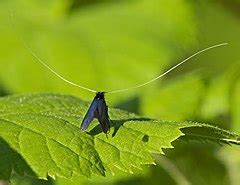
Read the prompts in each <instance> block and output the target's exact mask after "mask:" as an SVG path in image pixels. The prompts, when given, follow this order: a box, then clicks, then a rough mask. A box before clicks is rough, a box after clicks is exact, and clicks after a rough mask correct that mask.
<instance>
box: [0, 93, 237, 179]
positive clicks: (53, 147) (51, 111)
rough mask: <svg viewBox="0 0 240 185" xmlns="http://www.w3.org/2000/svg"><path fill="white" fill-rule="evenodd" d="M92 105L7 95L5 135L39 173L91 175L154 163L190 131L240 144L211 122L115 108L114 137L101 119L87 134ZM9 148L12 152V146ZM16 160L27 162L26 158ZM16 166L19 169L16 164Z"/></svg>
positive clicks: (0, 105)
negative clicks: (173, 119) (85, 120)
mask: <svg viewBox="0 0 240 185" xmlns="http://www.w3.org/2000/svg"><path fill="white" fill-rule="evenodd" d="M87 108H88V104H87V103H84V102H83V101H81V100H79V99H78V98H75V97H72V96H66V95H57V94H35V95H24V96H9V97H6V98H2V99H0V110H1V112H0V137H1V138H2V139H3V140H4V142H6V143H8V145H9V147H10V148H12V149H13V150H14V151H16V152H17V153H19V154H20V155H21V156H22V158H23V159H24V160H25V161H26V163H27V164H28V166H29V167H30V168H31V170H32V171H33V172H34V174H35V175H36V177H39V178H46V177H47V175H49V176H51V177H55V176H61V177H66V178H71V177H72V176H73V174H78V175H82V176H85V177H91V175H92V174H97V175H106V173H116V172H117V171H118V170H122V171H125V172H130V173H133V172H134V170H136V169H141V168H142V165H143V164H154V160H153V158H152V155H151V154H152V153H161V154H163V149H164V148H173V146H172V145H171V142H172V141H174V140H176V139H178V138H179V137H180V136H183V135H184V134H185V137H184V138H186V139H188V140H191V139H197V140H201V139H207V140H210V141H214V142H218V143H229V144H230V143H233V144H240V143H239V136H238V135H236V134H234V133H231V132H228V131H225V130H222V129H219V128H216V127H213V126H210V125H205V124H198V123H191V122H170V121H158V120H151V119H146V118H141V117H138V116H136V115H134V114H130V113H127V112H124V111H120V110H117V109H110V117H111V119H112V120H113V125H112V128H111V132H110V134H109V135H108V137H106V135H105V134H103V133H102V131H101V128H100V126H99V124H98V122H97V121H94V122H93V123H92V124H91V127H90V128H89V131H90V132H89V134H87V133H83V132H81V131H80V129H79V125H80V123H81V120H82V118H83V116H84V114H85V112H86V111H87ZM3 153H4V154H5V155H7V153H8V151H7V150H6V151H3ZM3 156H4V155H3ZM0 157H1V159H0V161H3V159H2V156H0ZM9 157H10V158H11V156H9ZM16 163H17V165H18V166H23V165H22V163H23V162H22V161H21V160H19V161H17V162H16ZM11 167H12V166H7V167H6V168H3V169H1V168H0V169H1V170H2V171H1V173H0V174H1V175H2V176H3V177H0V178H6V176H4V174H5V172H6V171H11V170H12V169H11ZM13 170H14V171H16V172H18V171H17V170H16V168H15V166H13Z"/></svg>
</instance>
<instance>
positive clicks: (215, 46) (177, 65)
mask: <svg viewBox="0 0 240 185" xmlns="http://www.w3.org/2000/svg"><path fill="white" fill-rule="evenodd" d="M227 44H228V43H221V44H217V45H213V46H210V47H207V48H205V49H203V50H200V51H198V52H196V53H194V54H193V55H191V56H189V57H188V58H186V59H184V60H183V61H182V62H180V63H178V64H176V65H175V66H173V67H172V68H170V69H168V70H167V71H165V72H164V73H162V74H160V75H159V76H157V77H156V78H153V79H152V80H149V81H147V82H145V83H142V84H140V85H137V86H133V87H129V88H125V89H118V90H114V91H109V92H106V93H108V94H113V93H119V92H123V91H128V90H132V89H137V88H140V87H143V86H145V85H148V84H150V83H152V82H154V81H156V80H158V79H159V78H162V77H163V76H165V75H167V74H168V73H170V72H171V71H172V70H174V69H175V68H177V67H179V66H180V65H182V64H183V63H185V62H187V61H188V60H190V59H191V58H193V57H195V56H197V55H199V54H200V53H203V52H205V51H208V50H210V49H213V48H217V47H221V46H225V45H227Z"/></svg>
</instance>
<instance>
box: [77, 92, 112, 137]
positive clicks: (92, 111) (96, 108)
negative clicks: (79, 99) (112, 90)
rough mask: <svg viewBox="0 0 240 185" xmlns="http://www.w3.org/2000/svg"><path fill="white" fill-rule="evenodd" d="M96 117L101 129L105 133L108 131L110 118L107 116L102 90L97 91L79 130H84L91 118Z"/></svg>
mask: <svg viewBox="0 0 240 185" xmlns="http://www.w3.org/2000/svg"><path fill="white" fill-rule="evenodd" d="M94 118H96V119H98V122H99V123H100V125H101V127H102V131H103V132H104V133H105V134H107V133H108V132H109V131H110V118H109V116H108V106H107V104H106V101H105V97H104V92H97V93H96V96H95V97H94V99H93V101H92V103H91V105H90V107H89V109H88V111H87V113H86V115H85V116H84V118H83V121H82V124H81V127H80V128H81V130H82V131H85V130H86V129H87V128H88V126H89V124H90V123H91V122H92V120H93V119H94Z"/></svg>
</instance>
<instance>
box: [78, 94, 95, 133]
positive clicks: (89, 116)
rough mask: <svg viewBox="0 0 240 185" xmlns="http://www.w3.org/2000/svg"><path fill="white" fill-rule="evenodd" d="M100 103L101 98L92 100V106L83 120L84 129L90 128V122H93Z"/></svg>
mask: <svg viewBox="0 0 240 185" xmlns="http://www.w3.org/2000/svg"><path fill="white" fill-rule="evenodd" d="M98 104H99V100H98V99H96V98H95V99H94V100H93V101H92V103H91V105H90V107H89V108H88V111H87V113H86V115H85V116H84V118H83V121H82V124H81V130H82V131H85V130H86V129H87V128H88V126H89V124H90V123H91V122H92V120H93V119H94V118H95V117H96V111H97V108H98Z"/></svg>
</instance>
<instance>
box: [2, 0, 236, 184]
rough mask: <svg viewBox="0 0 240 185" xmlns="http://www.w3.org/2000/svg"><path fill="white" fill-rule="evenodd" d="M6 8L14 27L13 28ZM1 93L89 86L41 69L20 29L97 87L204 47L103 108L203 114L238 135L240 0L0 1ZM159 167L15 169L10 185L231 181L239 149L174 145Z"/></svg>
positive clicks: (157, 114)
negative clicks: (98, 171) (84, 173)
mask: <svg viewBox="0 0 240 185" xmlns="http://www.w3.org/2000/svg"><path fill="white" fill-rule="evenodd" d="M10 14H13V23H14V27H15V28H14V29H15V31H14V30H13V28H12V27H11V26H10ZM0 21H1V24H0V43H1V44H0V70H1V72H0V94H1V96H5V95H9V94H19V93H21V94H23V93H35V92H38V93H39V92H57V93H64V94H72V95H75V96H78V97H80V98H81V99H84V100H86V101H90V100H91V99H92V98H93V95H92V94H91V93H88V92H85V91H83V90H81V89H77V88H75V87H72V86H69V85H68V84H65V83H64V82H62V81H61V80H59V79H58V78H57V77H55V76H54V75H53V74H52V73H50V72H49V71H48V70H46V69H45V68H44V67H42V66H41V65H40V64H39V63H37V62H36V61H35V59H34V58H33V57H32V56H31V55H30V53H29V52H28V51H27V50H26V48H25V47H24V45H23V43H22V42H21V41H20V40H19V39H18V38H17V37H16V33H15V32H17V33H18V34H19V35H21V37H22V38H23V40H25V42H26V43H28V45H30V47H31V49H32V50H33V51H34V52H35V53H37V55H38V56H39V57H40V58H42V59H43V60H44V61H45V62H46V63H47V64H48V65H50V66H51V67H52V68H54V69H55V70H56V71H57V72H59V73H60V74H62V75H63V76H64V77H66V78H67V79H70V80H72V81H74V82H77V83H80V84H81V85H83V86H87V87H90V88H93V89H97V90H104V91H109V90H115V89H119V88H126V87H129V86H134V85H137V84H139V83H142V82H145V81H146V80H150V79H151V78H153V77H155V76H157V75H158V74H160V73H161V72H163V71H165V70H166V69H168V68H169V67H171V66H173V65H174V64H176V63H178V62H180V61H181V60H182V59H185V58H186V57H188V56H189V55H191V54H193V53H194V52H196V51H198V50H200V49H203V48H205V47H208V46H211V45H214V44H218V43H222V42H228V43H229V45H228V46H226V47H221V48H217V49H215V50H211V51H208V52H206V53H204V54H202V55H200V56H198V57H196V58H194V59H192V60H191V61H190V62H188V63H186V64H185V65H183V66H181V67H179V68H178V69H176V70H175V71H174V72H172V73H171V74H169V75H168V76H166V77H164V78H163V79H161V80H159V81H157V82H155V83H153V84H151V85H149V86H146V87H144V88H141V89H136V90H131V91H128V92H124V93H119V94H112V95H107V102H108V104H109V106H110V107H117V108H121V109H125V110H128V111H131V112H135V113H138V114H140V115H142V116H145V117H150V118H157V119H163V120H175V121H181V120H192V121H198V122H206V123H211V124H214V125H218V126H221V127H223V128H226V129H230V130H232V131H235V132H237V133H240V108H239V107H240V106H239V104H240V52H239V51H240V1H239V0H218V1H217V0H205V1H201V0H171V1H165V0H118V1H114V0H1V1H0ZM174 145H175V149H174V150H166V151H165V153H166V155H165V156H154V157H155V158H156V163H157V165H156V166H150V167H146V168H145V170H143V171H139V172H136V173H135V174H125V173H122V174H116V175H115V176H114V177H106V178H103V177H94V178H93V180H86V179H83V178H82V177H78V176H76V177H74V179H73V181H69V180H66V179H61V178H57V179H56V180H53V179H49V180H48V181H43V180H33V179H31V178H30V177H24V178H23V177H19V176H17V175H13V177H12V180H11V181H12V184H21V185H25V184H26V185H30V184H58V185H64V184H114V185H115V184H116V185H121V184H128V185H132V184H149V185H150V184H167V185H171V184H181V185H183V184H194V185H195V184H196V185H198V184H199V185H202V184H211V185H215V184H218V185H221V184H222V185H229V184H232V185H238V184H239V182H240V176H239V174H240V150H239V149H238V148H237V147H230V146H227V147H226V146H225V147H223V146H218V145H216V144H211V143H198V142H192V143H188V142H180V141H177V142H175V143H174Z"/></svg>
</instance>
